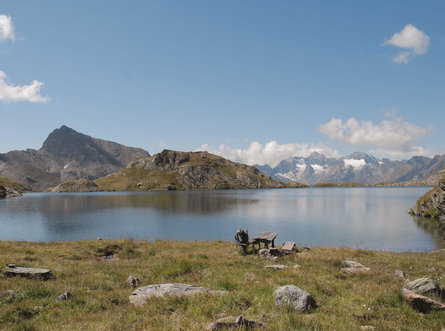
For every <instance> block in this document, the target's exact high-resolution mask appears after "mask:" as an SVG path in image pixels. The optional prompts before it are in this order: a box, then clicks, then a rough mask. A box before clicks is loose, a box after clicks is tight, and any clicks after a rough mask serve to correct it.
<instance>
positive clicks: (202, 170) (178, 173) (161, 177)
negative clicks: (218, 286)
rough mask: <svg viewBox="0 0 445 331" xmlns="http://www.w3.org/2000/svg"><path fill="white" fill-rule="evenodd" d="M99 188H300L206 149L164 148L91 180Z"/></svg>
mask: <svg viewBox="0 0 445 331" xmlns="http://www.w3.org/2000/svg"><path fill="white" fill-rule="evenodd" d="M95 183H96V184H97V185H98V186H99V190H101V191H147V190H220V189H260V188H284V187H303V186H304V185H301V184H298V183H295V182H292V183H282V182H279V181H277V180H274V179H271V178H270V177H269V176H266V175H264V174H262V173H261V172H260V171H259V170H258V169H257V168H255V167H252V166H248V165H245V164H241V163H236V162H232V161H229V160H227V159H225V158H223V157H220V156H217V155H213V154H210V153H207V152H178V151H172V150H164V151H162V152H161V153H158V154H155V155H153V156H149V157H142V158H137V159H135V160H134V161H133V162H131V163H130V164H129V165H128V167H127V168H126V169H123V170H121V171H119V172H117V173H114V174H111V175H108V176H105V177H103V178H99V179H97V180H96V181H95Z"/></svg>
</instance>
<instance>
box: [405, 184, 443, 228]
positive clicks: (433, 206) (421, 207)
mask: <svg viewBox="0 0 445 331" xmlns="http://www.w3.org/2000/svg"><path fill="white" fill-rule="evenodd" d="M410 213H411V214H413V215H415V216H419V217H425V218H435V219H439V220H441V221H442V222H443V223H445V178H442V179H441V180H440V181H439V182H438V183H437V184H436V185H435V187H434V188H433V189H431V190H430V191H428V192H427V193H426V194H425V195H424V196H422V197H420V198H419V200H417V204H416V206H414V207H413V208H412V209H411V210H410Z"/></svg>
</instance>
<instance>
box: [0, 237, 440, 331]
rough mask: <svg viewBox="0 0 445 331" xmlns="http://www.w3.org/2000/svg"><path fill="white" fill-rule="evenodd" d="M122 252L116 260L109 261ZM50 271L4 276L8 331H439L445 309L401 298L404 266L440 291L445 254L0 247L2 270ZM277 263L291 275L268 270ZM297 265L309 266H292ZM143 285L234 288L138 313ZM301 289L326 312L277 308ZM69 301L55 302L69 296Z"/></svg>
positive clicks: (159, 302)
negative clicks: (229, 320)
mask: <svg viewBox="0 0 445 331" xmlns="http://www.w3.org/2000/svg"><path fill="white" fill-rule="evenodd" d="M107 254H117V255H118V257H119V259H118V260H115V261H100V258H99V257H100V256H101V255H107ZM30 257H33V258H34V260H33V259H31V260H30V259H29V258H30ZM345 259H353V260H356V261H358V262H360V263H362V264H364V265H365V266H368V267H370V268H371V272H369V273H368V274H361V275H345V274H343V273H342V272H340V268H341V266H342V261H344V260H345ZM8 263H15V264H17V265H21V266H30V267H46V268H49V269H51V270H52V271H53V273H54V274H55V276H56V279H54V280H48V281H39V280H30V279H25V278H7V277H5V276H4V275H3V274H1V275H0V293H3V292H4V291H6V290H13V291H15V295H14V297H13V298H11V297H10V296H5V295H3V294H0V329H5V330H53V329H56V330H84V329H100V330H131V329H133V330H140V329H149V330H179V329H180V328H182V329H183V330H202V329H204V328H205V326H206V325H207V324H208V323H209V322H212V321H214V320H216V319H218V318H219V317H221V316H223V315H225V316H229V315H234V316H236V315H240V314H242V315H244V316H245V317H247V318H250V319H255V320H258V321H261V322H263V323H265V324H266V325H267V326H268V328H269V329H270V330H294V329H301V330H314V329H315V330H328V329H330V330H332V329H336V330H357V329H359V327H360V326H361V325H372V326H375V327H376V329H377V330H390V329H396V330H441V328H442V327H443V326H444V325H445V313H444V312H432V313H430V314H427V315H422V314H419V313H417V312H415V311H414V310H413V309H412V308H411V307H410V306H409V305H408V304H406V303H405V302H404V301H403V299H402V297H401V289H402V285H403V280H402V279H399V278H398V277H396V276H395V275H394V271H395V270H396V269H402V270H404V271H405V272H406V273H407V274H408V277H409V278H411V279H415V278H417V277H422V276H431V277H433V278H435V279H437V280H438V281H439V282H440V283H441V284H442V285H445V284H444V277H445V251H439V252H434V253H433V252H431V253H391V252H375V251H366V250H352V249H346V248H337V249H335V248H313V249H312V250H310V251H304V252H302V253H298V254H294V255H290V256H286V257H283V258H280V259H278V260H276V261H275V262H272V261H270V260H265V259H260V258H259V257H258V256H257V255H255V254H249V255H247V256H241V255H240V254H239V252H238V250H237V248H236V246H235V244H234V243H229V242H170V241H155V242H146V241H135V240H118V241H108V240H94V241H82V242H66V243H27V242H0V266H1V267H3V266H5V265H6V264H8ZM271 263H279V264H285V265H287V266H289V268H288V269H285V270H270V269H264V266H265V265H267V264H271ZM295 264H299V265H301V268H299V269H294V268H292V266H293V265H295ZM130 274H131V275H133V276H135V277H138V278H139V279H140V280H141V282H142V285H141V286H144V285H150V284H157V283H172V282H175V283H188V284H193V285H199V286H205V287H210V288H212V289H217V290H226V291H229V295H227V296H212V295H210V296H207V295H200V296H196V297H187V298H166V299H159V298H158V299H153V300H151V301H150V302H148V303H147V304H146V305H144V306H143V307H139V308H138V307H133V306H132V305H131V304H130V303H129V300H128V296H129V295H130V294H131V292H132V291H133V289H132V288H130V287H129V286H128V285H127V284H126V283H125V280H126V279H127V278H128V276H129V275H130ZM286 284H294V285H297V286H299V287H301V288H303V289H305V290H307V291H308V292H309V293H311V294H312V295H313V296H314V298H315V300H316V301H317V303H318V308H316V309H315V310H313V311H312V313H310V314H298V313H295V312H294V311H292V309H289V308H287V307H282V308H275V306H274V303H273V297H272V293H273V291H274V289H275V288H276V287H277V286H280V285H286ZM67 290H68V291H70V292H71V293H72V295H73V296H72V298H71V299H70V300H68V301H62V302H56V301H55V299H56V297H57V296H58V295H60V294H62V293H64V292H65V291H67Z"/></svg>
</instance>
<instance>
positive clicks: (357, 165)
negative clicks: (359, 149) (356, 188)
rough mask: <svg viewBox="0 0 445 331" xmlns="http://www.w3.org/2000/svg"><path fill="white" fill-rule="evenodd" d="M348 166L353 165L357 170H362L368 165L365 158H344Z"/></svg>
mask: <svg viewBox="0 0 445 331" xmlns="http://www.w3.org/2000/svg"><path fill="white" fill-rule="evenodd" d="M343 162H344V163H345V166H346V167H352V168H354V169H355V170H360V169H362V168H363V167H364V166H365V165H366V161H365V160H364V159H360V160H355V159H343Z"/></svg>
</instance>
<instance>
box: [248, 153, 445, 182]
mask: <svg viewBox="0 0 445 331" xmlns="http://www.w3.org/2000/svg"><path fill="white" fill-rule="evenodd" d="M255 167H257V168H258V169H259V170H260V171H261V172H262V173H264V174H266V175H269V176H271V177H272V178H274V179H276V180H280V181H297V182H300V183H302V184H306V185H314V184H317V183H320V182H327V183H344V182H357V183H360V184H364V185H373V184H378V183H386V184H395V183H401V182H405V183H406V182H407V183H412V184H418V183H420V182H422V183H425V184H430V183H428V182H425V181H426V180H427V179H428V178H429V177H430V176H432V175H433V174H435V173H437V172H438V171H440V170H442V169H445V155H436V156H435V157H434V158H429V157H425V156H414V157H412V158H410V159H409V160H389V159H387V158H384V159H378V158H376V157H374V156H372V155H370V154H366V153H362V152H355V153H352V154H351V155H348V156H342V157H338V158H333V157H327V156H325V155H323V154H320V153H317V152H313V153H312V154H311V155H309V156H308V157H292V158H289V159H286V160H283V161H281V162H280V163H279V164H278V165H277V166H276V167H274V168H272V167H270V166H269V165H255ZM431 184H433V183H431Z"/></svg>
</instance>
